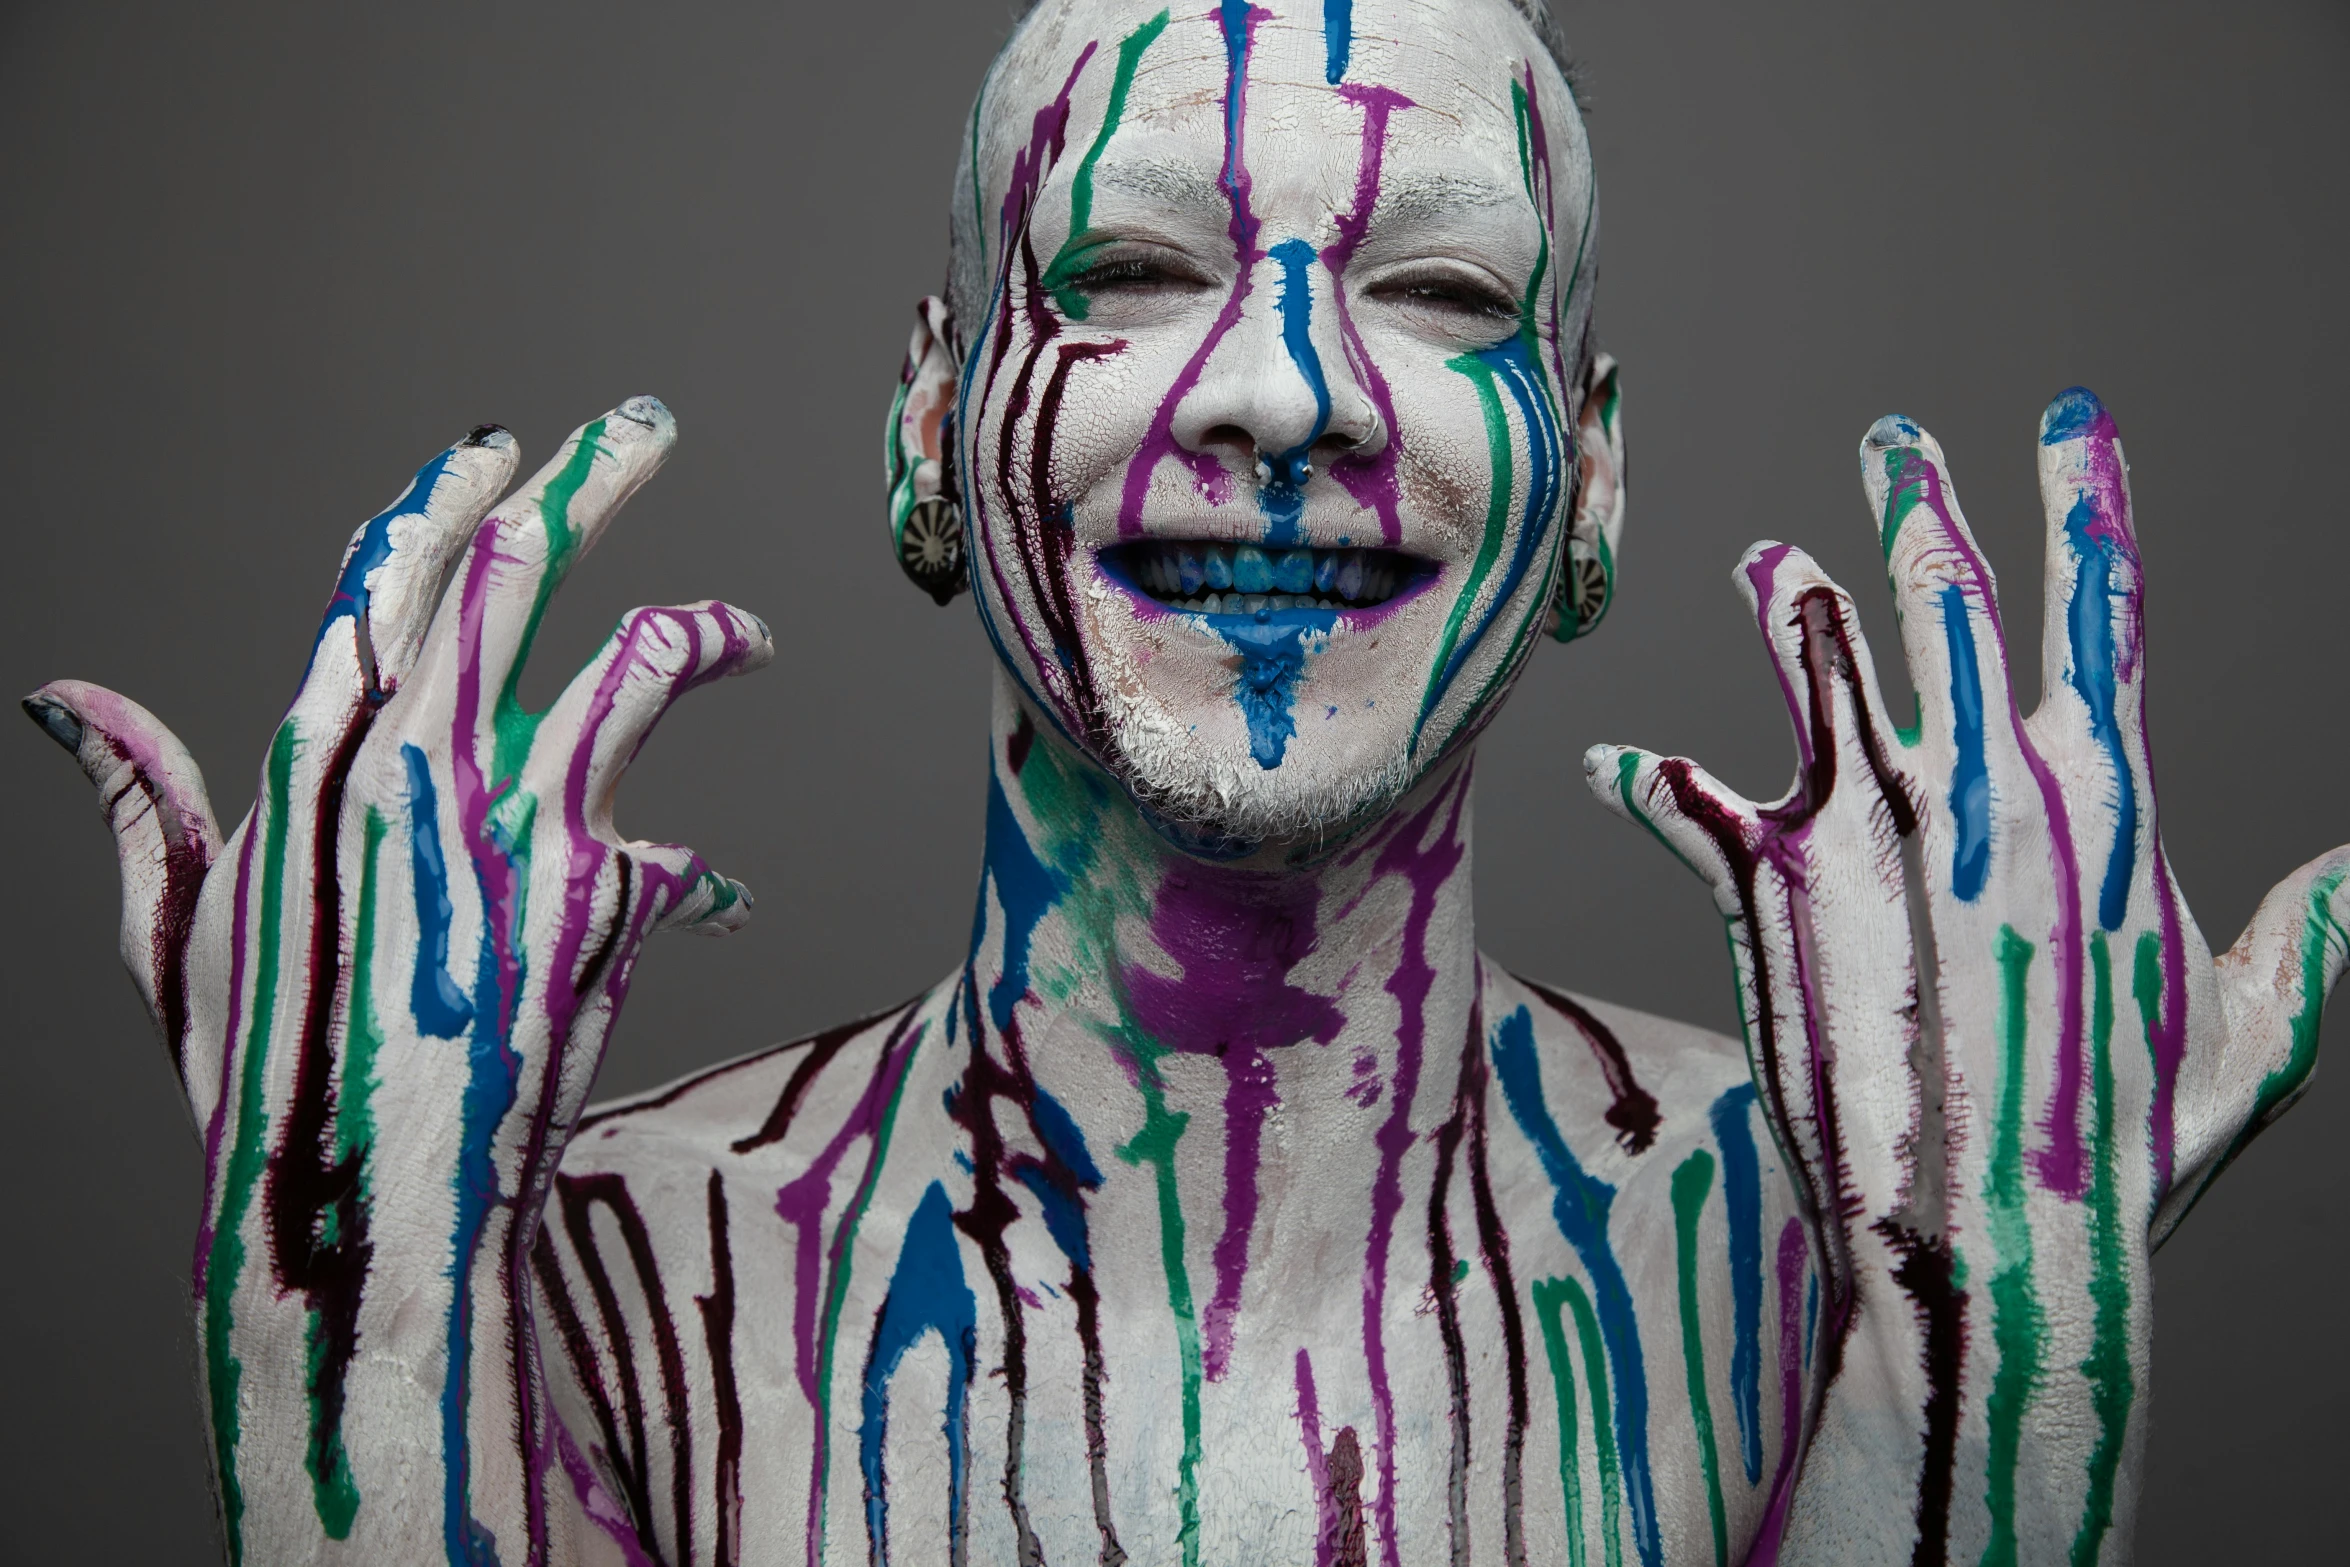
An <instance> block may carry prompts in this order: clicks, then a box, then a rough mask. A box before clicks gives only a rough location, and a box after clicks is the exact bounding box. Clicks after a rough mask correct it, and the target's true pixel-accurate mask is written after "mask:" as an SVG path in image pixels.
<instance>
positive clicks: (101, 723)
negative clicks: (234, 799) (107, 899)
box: [24, 680, 220, 1083]
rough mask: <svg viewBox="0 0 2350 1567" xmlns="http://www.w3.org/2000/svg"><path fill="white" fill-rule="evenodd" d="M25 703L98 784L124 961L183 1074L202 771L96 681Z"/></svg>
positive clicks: (201, 836)
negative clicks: (117, 885) (115, 873)
mask: <svg viewBox="0 0 2350 1567" xmlns="http://www.w3.org/2000/svg"><path fill="white" fill-rule="evenodd" d="M24 710H25V712H26V713H27V714H29V715H30V716H31V718H32V720H33V722H34V723H36V724H39V725H40V726H41V727H42V728H43V729H44V730H46V731H47V732H48V734H49V737H50V738H51V739H53V740H55V741H56V742H57V743H58V744H59V745H62V746H64V747H65V748H66V749H67V750H68V751H71V752H72V753H73V755H74V760H75V761H77V762H79V763H80V764H81V768H82V772H83V774H84V775H85V776H87V777H88V778H89V780H90V782H91V783H92V784H94V785H96V786H97V789H98V808H99V809H100V810H101V811H103V812H104V813H105V816H106V822H107V825H108V827H110V828H111V829H113V832H114V849H115V855H116V858H117V860H118V861H119V862H120V865H121V868H122V960H123V962H124V963H125V964H127V965H128V966H129V968H130V971H131V979H132V980H133V981H134V982H135V983H136V984H137V985H138V987H139V996H140V999H141V1000H143V1001H145V1002H146V1003H147V1010H148V1012H149V1013H150V1014H151V1015H152V1016H153V1017H154V1018H155V1021H156V1025H157V1026H158V1027H159V1028H161V1029H162V1030H163V1042H164V1044H165V1045H166V1046H167V1047H168V1048H169V1049H170V1051H171V1060H172V1065H173V1067H174V1068H176V1069H179V1070H180V1071H181V1073H182V1081H183V1083H184V1082H185V1077H186V1070H185V1069H186V1057H187V1048H188V1040H187V1033H188V1009H189V998H188V975H187V971H186V967H185V962H186V952H187V938H188V924H189V921H190V920H191V919H192V918H193V917H194V915H195V910H196V896H197V893H198V892H199V891H200V890H201V889H202V887H203V885H204V873H205V872H206V870H208V869H209V868H210V867H211V864H212V862H213V860H214V859H216V858H217V857H218V856H219V854H220V828H219V825H218V824H217V823H215V822H214V820H213V818H212V803H211V801H210V799H209V798H208V797H207V796H206V794H205V791H204V775H203V773H202V772H201V771H200V770H198V768H197V766H196V759H195V758H194V757H192V756H190V755H189V754H188V749H187V747H186V746H184V745H182V744H180V742H179V740H178V738H177V737H176V736H174V735H173V734H172V732H171V731H170V730H168V729H166V728H164V727H163V724H162V722H161V721H160V720H158V719H157V718H156V717H155V715H154V714H152V713H150V712H148V711H147V710H146V709H145V708H143V707H141V706H139V704H138V703H136V702H133V701H131V700H130V699H129V698H128V697H123V696H117V695H116V694H115V693H113V692H112V691H109V690H106V689H105V688H104V687H102V686H93V685H86V684H84V683H83V682H81V681H79V680H59V681H54V682H52V683H50V684H49V685H45V686H43V687H42V688H41V689H40V690H38V691H36V692H34V693H33V694H32V695H31V696H28V697H26V698H25V699H24Z"/></svg>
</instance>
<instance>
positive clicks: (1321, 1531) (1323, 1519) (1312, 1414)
mask: <svg viewBox="0 0 2350 1567" xmlns="http://www.w3.org/2000/svg"><path fill="white" fill-rule="evenodd" d="M1297 1428H1298V1436H1299V1438H1300V1439H1301V1440H1302V1441H1304V1443H1305V1447H1306V1478H1307V1479H1309V1480H1311V1481H1312V1482H1313V1485H1314V1499H1315V1503H1316V1508H1317V1511H1318V1513H1319V1516H1320V1523H1321V1527H1320V1528H1318V1529H1316V1530H1315V1531H1314V1567H1330V1558H1331V1555H1332V1553H1333V1552H1334V1551H1335V1550H1336V1549H1337V1546H1338V1498H1336V1497H1334V1496H1332V1495H1331V1494H1330V1457H1329V1455H1328V1454H1327V1453H1325V1452H1324V1451H1323V1450H1322V1402H1321V1400H1320V1398H1318V1397H1317V1396H1316V1395H1315V1392H1314V1360H1313V1357H1312V1356H1311V1355H1309V1354H1307V1353H1306V1351H1305V1350H1304V1349H1302V1348H1301V1349H1300V1350H1298V1352H1297Z"/></svg>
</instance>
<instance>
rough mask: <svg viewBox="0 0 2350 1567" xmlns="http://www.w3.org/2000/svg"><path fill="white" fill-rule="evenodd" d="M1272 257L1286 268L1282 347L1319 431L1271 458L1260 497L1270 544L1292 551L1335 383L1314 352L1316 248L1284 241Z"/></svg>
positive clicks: (1298, 241) (1280, 300)
mask: <svg viewBox="0 0 2350 1567" xmlns="http://www.w3.org/2000/svg"><path fill="white" fill-rule="evenodd" d="M1268 254H1269V255H1271V256H1272V258H1273V259H1274V260H1275V261H1278V262H1280V263H1281V291H1280V293H1279V295H1278V296H1276V303H1277V304H1278V306H1279V310H1280V315H1281V346H1282V347H1284V348H1286V349H1288V350H1289V362H1290V363H1291V364H1293V365H1295V366H1297V373H1298V375H1299V376H1300V377H1301V378H1303V379H1304V381H1305V383H1306V387H1307V389H1308V390H1310V391H1311V392H1312V393H1313V394H1314V428H1313V429H1312V431H1311V432H1309V433H1308V434H1307V436H1306V438H1305V439H1304V440H1302V441H1300V442H1298V443H1297V444H1296V445H1295V446H1292V447H1291V448H1289V450H1287V451H1285V452H1276V453H1273V454H1271V455H1270V456H1269V457H1267V459H1266V462H1265V466H1266V467H1267V468H1269V469H1270V470H1271V471H1272V477H1271V479H1270V481H1269V482H1267V483H1266V485H1265V486H1264V488H1263V489H1261V490H1260V491H1258V493H1257V502H1258V504H1259V505H1261V506H1262V507H1263V508H1264V510H1265V518H1266V521H1267V523H1268V524H1269V526H1268V527H1267V528H1266V530H1265V542H1266V543H1267V544H1268V545H1276V546H1288V545H1294V544H1296V543H1297V542H1298V541H1299V533H1298V520H1299V519H1300V518H1301V517H1303V516H1304V515H1305V509H1306V496H1305V482H1306V467H1307V464H1308V463H1309V462H1310V461H1311V460H1312V457H1313V450H1314V443H1315V442H1316V441H1318V440H1320V439H1321V438H1322V432H1323V431H1325V430H1327V429H1329V428H1330V384H1329V382H1327V381H1326V380H1324V379H1323V377H1322V356H1321V355H1320V354H1318V353H1316V352H1315V351H1314V284H1313V275H1312V271H1311V269H1312V267H1313V265H1314V262H1315V260H1316V259H1317V258H1316V256H1315V254H1314V247H1313V246H1311V245H1309V244H1307V243H1306V242H1305V241H1304V240H1302V239H1285V240H1283V241H1282V242H1281V243H1280V244H1278V245H1275V246H1274V247H1273V248H1272V250H1271V251H1270V252H1268Z"/></svg>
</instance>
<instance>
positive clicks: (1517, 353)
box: [1413, 332, 1564, 743]
mask: <svg viewBox="0 0 2350 1567" xmlns="http://www.w3.org/2000/svg"><path fill="white" fill-rule="evenodd" d="M1473 357H1474V358H1476V359H1477V361H1478V362H1479V363H1481V364H1483V365H1484V366H1485V367H1486V368H1487V369H1488V370H1491V371H1492V372H1493V373H1494V377H1495V379H1496V380H1498V381H1500V382H1501V384H1502V385H1504V386H1506V387H1508V388H1509V393H1510V401H1511V402H1513V403H1515V404H1517V408H1518V417H1519V419H1520V420H1521V421H1522V422H1523V423H1524V424H1525V427H1526V437H1527V439H1526V465H1527V471H1526V515H1525V520H1524V522H1523V523H1522V524H1521V525H1520V527H1519V529H1518V542H1517V546H1516V547H1515V548H1514V549H1513V550H1512V551H1511V552H1510V563H1509V567H1508V569H1507V570H1506V571H1504V572H1503V573H1502V577H1501V581H1500V583H1499V584H1498V585H1497V586H1496V587H1495V589H1494V591H1493V596H1492V598H1491V599H1489V600H1487V602H1486V605H1485V608H1484V610H1483V611H1482V612H1481V613H1479V615H1478V617H1477V624H1476V627H1475V629H1473V630H1472V631H1470V633H1469V634H1468V635H1467V636H1465V637H1463V638H1461V640H1460V642H1459V643H1458V644H1457V645H1456V646H1455V647H1454V648H1453V650H1452V656H1451V657H1450V658H1448V659H1446V660H1445V664H1444V676H1443V678H1442V679H1440V680H1438V681H1437V682H1436V683H1435V684H1434V685H1432V686H1430V687H1429V688H1428V694H1427V696H1426V698H1425V699H1423V700H1422V702H1421V703H1420V716H1419V719H1418V721H1417V723H1418V724H1425V723H1426V722H1427V721H1428V715H1429V714H1430V713H1433V712H1434V711H1436V704H1437V703H1439V702H1441V701H1442V700H1443V699H1444V694H1445V692H1447V691H1449V690H1450V689H1451V688H1452V683H1453V680H1454V679H1455V678H1456V677H1457V676H1458V675H1459V674H1460V672H1461V669H1462V668H1463V666H1465V665H1466V664H1467V663H1468V661H1469V656H1470V655H1471V654H1472V653H1474V652H1475V651H1476V650H1477V647H1478V645H1479V644H1480V643H1482V642H1483V641H1484V640H1485V633H1486V632H1487V631H1489V630H1490V629H1492V626H1493V622H1494V620H1495V618H1496V617H1497V616H1499V615H1500V614H1501V608H1502V606H1503V605H1504V604H1507V603H1508V602H1509V600H1510V595H1511V594H1513V593H1515V592H1516V591H1517V590H1518V584H1519V583H1520V582H1522V581H1523V580H1524V579H1525V576H1526V570H1527V568H1528V567H1529V566H1531V565H1532V564H1533V562H1534V557H1535V554H1536V552H1537V549H1538V548H1539V546H1540V545H1541V544H1542V543H1543V542H1544V541H1545V539H1546V538H1547V537H1548V530H1547V529H1546V528H1545V527H1544V526H1543V525H1544V524H1545V523H1546V522H1547V521H1548V520H1549V519H1550V518H1551V516H1552V515H1553V514H1554V513H1555V512H1556V511H1557V510H1558V508H1559V502H1560V498H1561V495H1562V490H1561V478H1562V475H1563V473H1564V464H1563V462H1562V461H1561V458H1562V455H1563V452H1564V448H1563V446H1562V445H1561V442H1560V439H1559V422H1558V410H1557V409H1555V408H1553V407H1552V406H1551V402H1550V392H1549V389H1548V388H1547V387H1546V386H1544V384H1543V381H1542V367H1541V366H1540V365H1539V364H1537V363H1536V362H1535V359H1534V352H1533V347H1532V344H1531V342H1530V340H1529V337H1528V334H1526V333H1523V332H1520V333H1518V334H1516V335H1515V336H1512V337H1508V338H1505V339H1503V340H1502V341H1501V342H1498V343H1496V344H1494V345H1493V346H1492V347H1491V348H1480V349H1478V350H1477V351H1476V353H1475V355H1474V356H1473ZM1494 478H1495V482H1496V483H1502V482H1506V481H1505V480H1503V479H1502V477H1501V476H1500V475H1499V474H1496V475H1495V476H1494ZM1418 738H1419V735H1418V727H1417V724H1415V726H1414V730H1413V739H1414V742H1415V743H1416V742H1417V740H1418Z"/></svg>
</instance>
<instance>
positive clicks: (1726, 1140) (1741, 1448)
mask: <svg viewBox="0 0 2350 1567" xmlns="http://www.w3.org/2000/svg"><path fill="white" fill-rule="evenodd" d="M1753 1106H1754V1085H1753V1084H1752V1083H1740V1084H1739V1085H1738V1086H1737V1087H1735V1088H1733V1089H1730V1090H1729V1091H1728V1092H1726V1093H1724V1094H1723V1095H1722V1097H1721V1098H1719V1099H1716V1100H1715V1101H1714V1104H1713V1109H1712V1111H1711V1112H1710V1119H1711V1120H1712V1122H1713V1129H1714V1141H1715V1142H1717V1143H1719V1144H1720V1145H1721V1149H1722V1206H1723V1208H1724V1210H1725V1211H1726V1212H1727V1214H1728V1216H1729V1221H1730V1222H1729V1231H1730V1316H1731V1320H1732V1323H1733V1325H1734V1330H1735V1332H1736V1335H1737V1336H1736V1339H1735V1340H1734V1342H1733V1344H1732V1347H1731V1350H1730V1400H1731V1403H1732V1404H1733V1405H1734V1406H1735V1407H1736V1409H1737V1411H1738V1457H1739V1459H1740V1461H1741V1462H1743V1463H1744V1464H1745V1466H1746V1483H1747V1484H1748V1485H1758V1484H1760V1483H1761V1481H1762V1456H1763V1455H1762V1284H1763V1261H1762V1165H1761V1161H1760V1160H1758V1159H1757V1158H1756V1157H1755V1151H1754V1128H1753V1127H1752V1126H1751V1125H1749V1124H1748V1121H1747V1111H1748V1110H1750V1109H1752V1108H1753Z"/></svg>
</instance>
